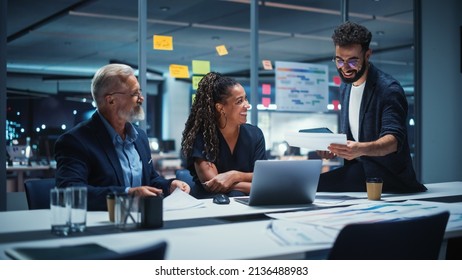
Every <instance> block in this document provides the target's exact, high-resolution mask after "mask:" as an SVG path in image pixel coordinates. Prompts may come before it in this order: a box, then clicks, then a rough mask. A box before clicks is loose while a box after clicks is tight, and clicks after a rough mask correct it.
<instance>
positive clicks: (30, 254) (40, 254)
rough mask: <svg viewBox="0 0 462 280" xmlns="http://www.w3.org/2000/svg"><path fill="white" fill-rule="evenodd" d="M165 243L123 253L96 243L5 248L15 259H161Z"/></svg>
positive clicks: (8, 254) (163, 254)
mask: <svg viewBox="0 0 462 280" xmlns="http://www.w3.org/2000/svg"><path fill="white" fill-rule="evenodd" d="M166 249H167V243H166V242H165V241H161V242H157V243H154V244H150V245H149V246H146V247H143V248H140V249H135V250H132V251H129V252H125V253H121V254H119V253H117V252H115V251H113V250H110V249H108V248H106V247H104V246H101V245H99V244H97V243H85V244H77V245H63V246H57V247H18V248H10V249H7V250H5V254H6V255H7V256H9V257H10V258H11V259H15V260H163V259H164V258H165V251H166Z"/></svg>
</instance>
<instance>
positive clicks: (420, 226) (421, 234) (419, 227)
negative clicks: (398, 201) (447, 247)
mask: <svg viewBox="0 0 462 280" xmlns="http://www.w3.org/2000/svg"><path fill="white" fill-rule="evenodd" d="M448 219H449V212H442V213H439V214H435V215H431V216H426V217H418V218H412V219H406V220H398V221H389V222H377V223H359V224H350V225H346V226H345V227H344V228H343V229H342V230H341V231H340V233H339V235H338V236H337V238H336V240H335V242H334V245H333V247H332V249H331V251H330V253H329V256H328V259H331V260H436V259H438V255H439V251H440V247H441V243H442V241H443V237H444V232H445V229H446V224H447V222H448Z"/></svg>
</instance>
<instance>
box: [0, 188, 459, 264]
mask: <svg viewBox="0 0 462 280" xmlns="http://www.w3.org/2000/svg"><path fill="white" fill-rule="evenodd" d="M427 187H428V189H429V190H428V191H427V192H425V193H418V194H411V195H402V196H397V195H387V194H385V195H384V196H383V200H384V201H389V200H390V201H391V200H407V199H419V198H431V197H442V196H455V195H462V182H448V183H438V184H428V185H427ZM340 195H341V196H351V197H355V198H358V199H355V200H353V201H354V204H358V203H366V202H370V201H368V200H367V199H365V197H366V193H319V196H322V197H327V196H332V197H338V196H340ZM204 202H205V207H203V208H197V209H188V210H176V211H167V212H164V221H177V220H181V219H194V218H210V217H226V216H236V215H248V214H259V213H268V212H280V211H288V210H296V209H300V208H297V207H287V208H281V207H249V206H246V205H243V204H241V203H238V202H235V201H234V200H231V203H230V204H229V205H216V204H213V203H212V202H211V199H208V200H204ZM351 203H352V202H351V201H340V202H338V204H337V205H348V204H351ZM452 204H453V205H460V207H462V203H456V204H455V203H452ZM314 211H316V210H314ZM270 223H271V221H270V220H260V221H252V222H234V223H228V224H221V225H208V226H192V227H186V228H175V229H158V230H150V231H133V232H123V233H114V234H105V235H96V236H85V237H64V238H57V239H49V240H39V241H27V242H12V243H1V242H0V259H5V258H7V257H6V256H5V255H4V253H3V252H4V250H5V249H6V248H11V247H18V246H21V247H25V246H37V247H40V246H58V245H70V244H74V245H75V244H81V243H88V242H97V243H99V244H101V245H103V246H107V247H109V248H111V249H112V250H115V251H118V252H124V251H127V250H131V249H135V248H137V247H142V246H145V245H146V244H148V243H151V242H152V243H154V242H158V241H161V240H165V241H167V243H168V248H167V254H166V258H167V259H266V258H277V259H284V258H300V257H303V254H304V252H306V251H317V250H323V249H328V248H330V246H331V243H332V242H333V241H334V239H335V235H333V236H332V237H331V242H330V243H324V244H311V245H297V246H287V245H281V244H279V243H278V242H276V241H275V239H274V238H273V237H272V236H271V235H270V234H268V230H267V228H268V226H269V224H270ZM0 224H1V225H2V227H0V234H2V233H13V232H22V231H31V230H48V229H49V228H50V223H49V210H33V211H11V212H1V213H0ZM87 225H88V226H90V227H91V226H102V225H110V222H109V221H108V216H107V212H89V213H88V215H87ZM449 234H453V235H455V236H461V235H462V231H461V230H458V231H456V232H454V231H453V232H450V233H449ZM449 236H451V235H449ZM447 237H448V235H447ZM205 244H206V245H205Z"/></svg>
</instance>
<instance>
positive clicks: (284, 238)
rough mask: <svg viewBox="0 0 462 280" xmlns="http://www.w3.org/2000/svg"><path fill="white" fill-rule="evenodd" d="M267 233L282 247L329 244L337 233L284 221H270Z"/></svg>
mask: <svg viewBox="0 0 462 280" xmlns="http://www.w3.org/2000/svg"><path fill="white" fill-rule="evenodd" d="M268 231H269V234H270V235H272V236H273V237H274V238H275V239H276V241H278V242H279V243H281V244H283V245H309V244H319V243H331V242H333V240H334V238H335V236H336V234H337V231H333V230H331V229H328V228H323V227H319V226H315V225H306V224H300V223H296V222H291V221H284V220H273V221H271V224H270V226H269V227H268Z"/></svg>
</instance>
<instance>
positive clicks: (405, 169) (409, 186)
mask: <svg viewBox="0 0 462 280" xmlns="http://www.w3.org/2000/svg"><path fill="white" fill-rule="evenodd" d="M350 90H351V84H345V83H342V85H341V86H340V99H341V105H342V110H341V123H340V132H341V133H345V134H346V135H347V139H348V140H353V136H352V134H351V130H350V123H349V121H348V107H349V106H348V104H349V100H350ZM407 113H408V104H407V100H406V95H405V94H404V90H403V88H402V87H401V85H400V84H399V82H398V81H397V80H396V79H394V78H393V77H392V76H390V75H388V74H386V73H384V72H382V71H381V70H379V69H378V68H376V67H375V66H374V65H373V64H372V63H371V64H370V67H369V71H368V74H367V81H366V86H365V88H364V93H363V97H362V102H361V108H360V111H359V133H358V135H359V139H356V141H358V142H370V141H375V140H377V139H379V138H380V137H382V136H384V135H387V134H392V135H394V136H395V137H396V139H397V140H398V150H397V151H396V152H394V153H391V154H389V155H386V156H382V157H368V156H362V157H360V158H359V159H358V160H359V161H360V162H361V163H362V165H363V168H364V172H365V175H366V177H383V178H384V182H386V180H387V179H388V182H393V185H388V186H387V189H388V191H399V192H414V191H425V190H426V188H425V186H423V185H422V184H420V183H419V182H418V181H417V180H416V175H415V171H414V168H413V165H412V159H411V155H410V150H409V144H408V139H407V126H406V123H407ZM348 163H349V162H348V161H347V160H345V164H348ZM384 187H385V183H384Z"/></svg>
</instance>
